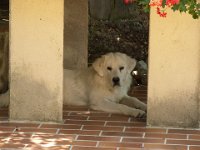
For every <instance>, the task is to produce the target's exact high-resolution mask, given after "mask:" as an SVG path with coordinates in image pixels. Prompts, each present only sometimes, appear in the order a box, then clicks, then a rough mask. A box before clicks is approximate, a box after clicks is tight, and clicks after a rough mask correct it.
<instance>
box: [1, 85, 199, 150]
mask: <svg viewBox="0 0 200 150" xmlns="http://www.w3.org/2000/svg"><path fill="white" fill-rule="evenodd" d="M132 94H135V95H137V96H138V97H139V98H140V96H141V97H142V98H143V100H144V101H146V99H145V97H146V88H145V87H142V88H141V87H137V89H136V90H135V91H134V92H132ZM63 114H64V117H63V119H64V123H63V124H52V123H51V124H48V123H17V122H12V123H10V122H8V109H7V108H1V109H0V149H1V148H2V149H3V148H10V149H22V148H25V150H26V149H27V150H40V149H41V150H200V130H197V129H196V130H193V129H172V128H150V127H146V120H145V119H136V118H132V117H129V116H124V115H116V114H109V113H105V112H100V111H92V110H89V109H88V108H86V107H68V106H64V112H63Z"/></svg>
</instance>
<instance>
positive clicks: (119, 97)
mask: <svg viewBox="0 0 200 150" xmlns="http://www.w3.org/2000/svg"><path fill="white" fill-rule="evenodd" d="M135 65H136V61H135V59H132V58H130V57H128V56H127V55H125V54H122V53H109V54H107V55H104V56H102V57H101V58H98V59H97V60H96V61H95V62H94V63H93V65H92V66H91V67H89V68H87V69H83V70H67V69H65V70H64V104H66V105H82V106H89V107H90V108H92V109H94V110H102V111H106V112H110V113H118V114H125V115H131V116H134V117H142V116H144V115H145V111H146V104H144V103H142V102H141V101H139V100H138V99H137V98H134V97H130V96H128V95H127V92H128V90H129V88H130V85H131V80H132V77H131V72H132V70H133V69H134V67H135ZM0 99H1V100H0V107H1V106H8V105H9V92H7V93H6V94H3V95H1V97H0Z"/></svg>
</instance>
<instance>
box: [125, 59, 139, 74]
mask: <svg viewBox="0 0 200 150" xmlns="http://www.w3.org/2000/svg"><path fill="white" fill-rule="evenodd" d="M127 61H128V63H127V64H128V72H129V73H131V72H132V71H133V69H134V68H135V66H136V63H137V61H136V60H135V59H134V58H131V57H129V56H127Z"/></svg>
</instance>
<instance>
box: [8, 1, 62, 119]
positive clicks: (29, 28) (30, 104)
mask: <svg viewBox="0 0 200 150" xmlns="http://www.w3.org/2000/svg"><path fill="white" fill-rule="evenodd" d="M63 6H64V1H63V0H10V119H11V120H31V121H55V122H61V121H62V104H63V24H64V23H63V18H64V12H63V10H64V8H63Z"/></svg>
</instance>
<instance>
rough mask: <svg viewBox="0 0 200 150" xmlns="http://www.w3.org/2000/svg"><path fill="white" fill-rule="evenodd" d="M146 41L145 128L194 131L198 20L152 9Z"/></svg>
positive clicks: (199, 71) (199, 76) (199, 80)
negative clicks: (146, 92)
mask: <svg viewBox="0 0 200 150" xmlns="http://www.w3.org/2000/svg"><path fill="white" fill-rule="evenodd" d="M149 38H150V40H149V42H150V45H149V80H148V81H149V86H148V121H147V122H148V124H149V125H151V126H178V127H198V120H199V118H198V117H199V115H200V111H199V101H200V99H199V97H198V95H199V89H200V20H194V19H192V17H191V16H190V15H188V14H185V13H182V14H180V13H179V12H177V13H174V12H172V11H170V10H168V14H167V17H166V18H161V17H159V16H158V15H157V14H156V10H154V9H152V11H151V15H150V37H149Z"/></svg>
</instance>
